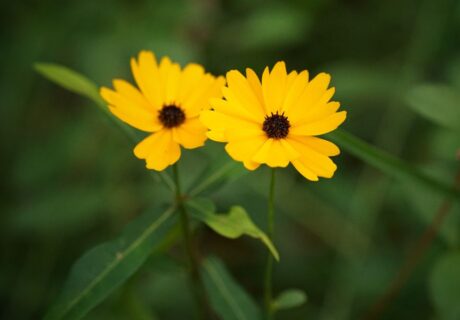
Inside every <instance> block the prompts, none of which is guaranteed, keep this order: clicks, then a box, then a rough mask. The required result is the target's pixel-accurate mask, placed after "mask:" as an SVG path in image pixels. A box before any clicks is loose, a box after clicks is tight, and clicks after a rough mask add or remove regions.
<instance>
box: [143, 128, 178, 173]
mask: <svg viewBox="0 0 460 320" xmlns="http://www.w3.org/2000/svg"><path fill="white" fill-rule="evenodd" d="M160 132H161V133H162V134H161V135H160V136H159V137H158V138H157V140H156V141H155V142H157V143H152V144H151V146H152V147H153V148H152V149H151V152H150V153H149V154H148V155H147V157H146V162H147V164H146V166H147V168H148V169H154V170H157V171H161V170H164V169H165V168H166V167H167V166H169V165H171V164H174V163H175V162H176V161H177V160H179V158H180V154H181V152H180V146H179V144H178V143H177V142H175V141H174V140H173V138H172V130H162V131H160Z"/></svg>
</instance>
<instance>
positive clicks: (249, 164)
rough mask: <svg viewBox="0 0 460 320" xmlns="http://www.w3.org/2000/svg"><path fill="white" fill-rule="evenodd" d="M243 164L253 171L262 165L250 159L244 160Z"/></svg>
mask: <svg viewBox="0 0 460 320" xmlns="http://www.w3.org/2000/svg"><path fill="white" fill-rule="evenodd" d="M243 165H244V167H245V168H246V169H248V170H251V171H253V170H256V169H257V168H258V167H259V166H260V163H257V162H254V161H251V160H248V161H244V162H243Z"/></svg>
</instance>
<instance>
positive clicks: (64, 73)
mask: <svg viewBox="0 0 460 320" xmlns="http://www.w3.org/2000/svg"><path fill="white" fill-rule="evenodd" d="M35 69H36V70H37V71H38V72H39V73H40V74H42V75H43V76H44V77H45V78H47V79H48V80H50V81H52V82H54V83H56V84H58V85H60V86H62V87H64V88H66V89H67V90H69V91H72V92H74V93H76V94H80V95H82V96H85V97H87V98H89V99H91V100H93V101H94V102H95V103H97V104H98V105H100V106H105V104H104V102H103V101H102V99H101V97H100V96H99V91H98V88H97V86H96V85H95V84H94V83H93V82H92V81H91V80H89V79H88V78H86V77H85V76H83V75H81V74H80V73H77V72H75V71H73V70H71V69H69V68H66V67H64V66H60V65H58V64H54V63H37V64H35Z"/></svg>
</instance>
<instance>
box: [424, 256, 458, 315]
mask: <svg viewBox="0 0 460 320" xmlns="http://www.w3.org/2000/svg"><path fill="white" fill-rule="evenodd" d="M459 288H460V252H452V253H448V254H446V255H445V256H443V257H442V258H441V259H439V260H438V262H437V263H436V265H435V266H434V269H433V271H432V274H431V277H430V290H431V299H432V300H433V302H434V305H435V307H436V309H437V310H438V313H439V314H440V315H441V318H442V319H446V320H455V319H460V303H459V301H460V290H459Z"/></svg>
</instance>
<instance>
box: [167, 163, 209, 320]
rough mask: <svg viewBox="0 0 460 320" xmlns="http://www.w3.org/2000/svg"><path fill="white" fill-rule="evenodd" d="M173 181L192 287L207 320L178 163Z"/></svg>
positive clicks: (175, 166) (196, 300)
mask: <svg viewBox="0 0 460 320" xmlns="http://www.w3.org/2000/svg"><path fill="white" fill-rule="evenodd" d="M172 169H173V179H174V184H175V189H176V202H177V206H178V208H179V213H180V222H181V229H182V236H183V241H184V251H185V254H186V255H187V258H188V268H189V272H190V280H191V287H192V291H193V296H194V298H195V302H196V304H197V307H198V312H199V314H198V316H199V319H206V318H208V317H209V313H208V307H207V301H206V295H205V291H204V287H203V283H202V281H201V276H200V272H199V269H198V265H199V264H198V259H197V255H196V250H195V247H194V241H193V238H192V235H191V232H190V222H189V217H188V213H187V210H186V208H185V206H184V198H183V196H182V193H181V187H180V179H179V170H178V165H177V163H176V164H174V165H173V168H172Z"/></svg>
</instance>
